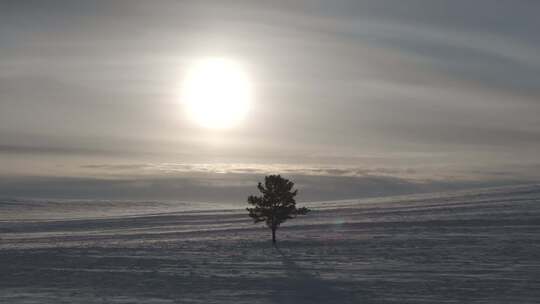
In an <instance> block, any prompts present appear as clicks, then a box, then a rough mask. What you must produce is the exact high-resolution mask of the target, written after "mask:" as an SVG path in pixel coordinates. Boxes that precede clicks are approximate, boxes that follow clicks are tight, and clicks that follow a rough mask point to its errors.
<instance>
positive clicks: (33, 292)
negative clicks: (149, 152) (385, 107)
mask: <svg viewBox="0 0 540 304" xmlns="http://www.w3.org/2000/svg"><path fill="white" fill-rule="evenodd" d="M300 205H303V204H300ZM307 206H309V207H311V208H312V209H313V211H312V212H311V213H310V214H309V215H308V216H306V217H304V218H299V219H297V220H294V221H290V222H288V223H286V224H285V225H284V226H283V227H282V228H281V229H280V230H279V231H278V248H273V247H272V246H271V242H270V231H269V230H268V229H265V228H263V227H262V226H261V225H257V226H255V225H253V224H252V223H251V221H250V219H249V218H248V217H247V215H246V212H245V210H243V209H241V208H240V206H227V205H210V204H209V205H204V204H181V203H172V202H110V201H97V202H96V201H93V202H88V201H28V200H3V201H1V202H0V238H1V240H0V303H520V304H524V303H540V185H529V186H513V187H504V188H494V189H483V190H475V191H460V192H453V193H440V194H423V195H409V196H399V197H387V198H375V199H364V200H356V201H354V200H348V201H336V202H321V203H309V204H307ZM126 211H129V212H126Z"/></svg>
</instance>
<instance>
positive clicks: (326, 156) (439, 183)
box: [0, 0, 540, 201]
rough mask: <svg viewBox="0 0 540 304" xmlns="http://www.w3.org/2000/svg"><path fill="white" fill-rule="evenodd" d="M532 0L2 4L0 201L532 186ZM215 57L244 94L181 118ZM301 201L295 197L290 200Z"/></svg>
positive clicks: (535, 129) (536, 166) (538, 116)
mask: <svg viewBox="0 0 540 304" xmlns="http://www.w3.org/2000/svg"><path fill="white" fill-rule="evenodd" d="M539 13H540V2H539V1H536V0H530V1H525V0H523V1H517V0H514V1H498V0H489V1H487V0H486V1H484V0H475V1H457V0H451V1H437V0H425V1H417V0H413V1H403V0H396V1H386V0H369V1H360V0H359V1H322V0H320V1H193V2H188V1H186V2H183V1H24V0H23V1H0V196H42V197H57V196H61V197H91V198H124V197H125V198H128V197H129V198H144V199H147V198H148V199H150V198H156V199H159V198H167V199H178V200H201V201H217V200H220V199H223V200H243V199H244V196H246V195H247V194H249V193H246V191H248V192H249V191H250V190H249V189H254V184H255V183H256V181H257V180H258V179H260V178H261V176H262V175H264V174H266V173H272V172H281V173H283V174H285V175H287V176H292V177H294V178H295V179H296V180H297V181H298V184H299V186H300V187H301V190H303V192H304V194H305V196H304V199H331V198H336V199H340V198H350V197H360V196H363V195H373V194H380V193H390V194H391V193H402V192H414V191H417V190H419V189H420V190H431V189H447V188H453V187H461V186H463V185H470V184H476V183H478V184H482V185H484V184H485V185H491V184H500V183H509V182H521V181H523V182H527V181H537V180H539V179H540V158H539V155H540V153H539V151H540V35H539V34H538V31H539V29H540V18H539V17H538V14H539ZM203 57H224V58H230V59H232V60H235V61H237V62H241V63H242V65H243V66H245V67H246V70H247V72H248V73H249V75H250V77H251V79H252V82H253V85H254V92H255V97H254V100H253V105H252V108H251V111H250V112H249V116H248V117H247V118H246V119H245V121H243V123H241V124H240V125H238V126H237V127H236V128H233V129H230V130H208V129H204V128H201V127H199V126H197V125H195V124H193V123H192V122H190V121H189V120H188V119H187V118H186V116H185V115H184V109H183V108H182V107H183V104H182V102H181V101H180V100H179V99H180V95H181V94H180V86H181V83H182V79H183V75H184V74H185V72H186V69H187V67H188V66H189V65H190V63H192V62H193V61H194V60H197V59H199V58H203ZM301 193H302V192H301Z"/></svg>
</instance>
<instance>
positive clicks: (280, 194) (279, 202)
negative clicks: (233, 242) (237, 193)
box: [246, 175, 310, 245]
mask: <svg viewBox="0 0 540 304" xmlns="http://www.w3.org/2000/svg"><path fill="white" fill-rule="evenodd" d="M293 186H294V183H293V182H291V181H290V180H288V179H286V178H283V177H281V175H269V176H266V177H265V178H264V185H263V184H262V183H259V184H258V185H257V188H259V191H260V192H261V193H262V194H263V195H262V196H254V195H250V196H249V197H248V199H247V201H248V203H249V204H250V205H252V206H254V207H253V208H246V210H247V211H248V212H249V216H250V217H251V218H253V222H254V223H258V222H265V223H266V226H267V227H268V228H270V229H272V243H273V244H274V245H275V244H276V230H277V229H278V227H279V225H281V223H283V222H285V221H286V220H288V219H293V218H295V217H296V216H298V215H304V214H306V213H308V212H309V211H310V210H309V209H308V208H306V207H302V208H296V201H295V200H294V197H295V196H296V194H297V193H298V190H293Z"/></svg>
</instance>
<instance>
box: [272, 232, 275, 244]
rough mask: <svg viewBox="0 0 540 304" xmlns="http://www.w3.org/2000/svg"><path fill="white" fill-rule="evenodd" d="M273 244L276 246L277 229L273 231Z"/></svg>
mask: <svg viewBox="0 0 540 304" xmlns="http://www.w3.org/2000/svg"><path fill="white" fill-rule="evenodd" d="M272 244H274V245H276V229H272Z"/></svg>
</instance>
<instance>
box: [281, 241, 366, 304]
mask: <svg viewBox="0 0 540 304" xmlns="http://www.w3.org/2000/svg"><path fill="white" fill-rule="evenodd" d="M275 250H276V252H277V253H279V255H280V256H281V261H282V263H283V266H284V268H285V271H286V274H287V278H285V279H283V282H281V283H282V284H283V285H281V284H279V285H280V287H281V288H279V287H278V289H275V290H274V291H273V293H272V300H274V301H275V302H276V303H358V301H355V297H354V294H353V293H351V292H350V291H347V290H346V289H344V288H343V286H340V285H339V283H337V282H332V281H328V280H323V279H321V278H319V277H317V276H315V275H313V274H311V273H309V271H307V270H306V269H304V268H302V267H300V266H299V265H298V264H297V263H296V262H295V261H294V260H293V259H292V258H291V257H290V256H287V254H285V253H284V252H283V251H281V250H280V249H279V248H278V247H277V246H275Z"/></svg>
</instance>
